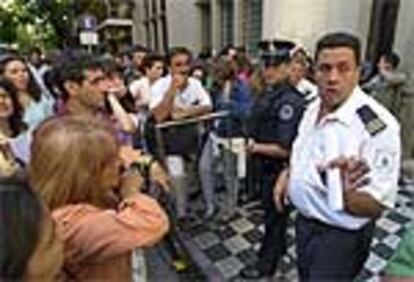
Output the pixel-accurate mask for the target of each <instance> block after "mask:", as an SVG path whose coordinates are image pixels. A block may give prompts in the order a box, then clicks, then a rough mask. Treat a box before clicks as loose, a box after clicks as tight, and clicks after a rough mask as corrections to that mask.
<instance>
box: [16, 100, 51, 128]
mask: <svg viewBox="0 0 414 282" xmlns="http://www.w3.org/2000/svg"><path fill="white" fill-rule="evenodd" d="M54 104H55V99H54V98H53V97H52V96H50V95H48V94H45V93H42V95H41V98H40V101H38V102H36V101H32V102H31V103H30V105H29V107H27V108H26V109H25V110H24V114H23V121H24V122H25V123H26V125H27V126H28V127H29V129H35V128H36V127H37V126H38V125H39V124H40V123H41V122H42V121H44V120H45V119H46V118H48V117H50V116H52V115H53V113H54Z"/></svg>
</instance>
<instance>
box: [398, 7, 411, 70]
mask: <svg viewBox="0 0 414 282" xmlns="http://www.w3.org/2000/svg"><path fill="white" fill-rule="evenodd" d="M413 11H414V1H413V0H401V2H400V9H399V14H398V21H397V28H396V33H395V41H394V50H395V51H396V52H397V53H398V54H399V55H400V56H401V67H402V68H403V69H405V70H409V71H411V72H414V18H413Z"/></svg>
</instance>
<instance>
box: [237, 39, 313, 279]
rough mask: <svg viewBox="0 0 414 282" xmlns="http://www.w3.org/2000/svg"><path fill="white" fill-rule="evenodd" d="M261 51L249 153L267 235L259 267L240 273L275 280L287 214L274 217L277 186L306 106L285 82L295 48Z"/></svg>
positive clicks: (264, 46) (266, 45)
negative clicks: (260, 84)
mask: <svg viewBox="0 0 414 282" xmlns="http://www.w3.org/2000/svg"><path fill="white" fill-rule="evenodd" d="M259 47H260V49H261V50H262V56H261V59H262V63H263V70H262V73H263V80H264V83H265V87H264V91H263V93H261V95H259V96H258V98H257V100H256V101H255V103H254V106H253V108H252V111H251V120H250V124H249V137H250V139H249V144H248V152H249V153H250V157H251V158H250V160H251V161H252V162H253V164H252V166H253V173H252V175H251V177H253V181H252V182H253V184H254V185H255V186H256V187H259V188H260V195H261V200H262V204H263V207H264V212H265V213H264V222H265V234H264V237H263V238H262V241H261V248H260V251H259V254H258V257H259V260H258V262H257V263H256V264H255V265H251V266H248V267H247V268H245V269H242V271H241V273H240V276H241V277H242V278H244V279H257V278H261V277H270V276H273V274H274V273H275V270H276V268H277V263H278V261H279V259H280V258H281V257H282V256H283V255H284V253H285V252H286V227H287V219H288V212H283V213H279V212H277V211H276V209H275V206H274V202H273V189H272V188H273V185H274V183H275V180H276V178H277V177H278V175H279V173H280V172H281V171H282V170H283V168H284V167H285V166H286V165H287V162H288V159H289V153H290V148H291V145H292V143H293V140H294V138H295V136H296V134H297V129H298V124H299V121H300V119H301V117H302V113H303V111H304V108H305V105H306V101H305V99H304V98H303V95H302V94H301V93H300V92H298V91H297V90H296V88H294V87H293V86H291V85H290V84H289V83H288V82H287V78H288V72H287V68H288V64H289V62H290V55H289V53H290V52H289V51H290V49H292V48H293V47H294V44H293V43H291V42H287V41H272V42H269V41H266V42H261V43H260V45H259Z"/></svg>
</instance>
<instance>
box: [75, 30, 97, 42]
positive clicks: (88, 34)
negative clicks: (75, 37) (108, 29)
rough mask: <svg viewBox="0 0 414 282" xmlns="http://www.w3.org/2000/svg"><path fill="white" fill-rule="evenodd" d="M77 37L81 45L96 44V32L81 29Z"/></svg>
mask: <svg viewBox="0 0 414 282" xmlns="http://www.w3.org/2000/svg"><path fill="white" fill-rule="evenodd" d="M79 39H80V43H81V44H82V45H98V33H97V32H94V31H81V32H80V33H79Z"/></svg>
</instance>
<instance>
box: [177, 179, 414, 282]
mask: <svg viewBox="0 0 414 282" xmlns="http://www.w3.org/2000/svg"><path fill="white" fill-rule="evenodd" d="M195 205H196V206H197V205H198V206H201V205H200V203H198V204H197V203H195ZM413 205H414V186H409V187H407V186H406V187H402V188H401V189H400V192H399V194H398V204H397V207H396V208H395V209H394V210H392V211H388V212H386V213H385V214H384V215H383V217H382V218H380V219H379V220H378V222H377V228H376V232H375V238H374V240H373V244H372V247H371V254H370V257H369V259H368V261H367V262H366V265H365V269H364V270H363V271H362V273H361V274H360V276H359V279H358V281H370V282H373V281H377V280H378V274H379V273H380V271H381V270H382V269H383V267H384V266H385V265H386V262H387V260H388V259H389V258H390V257H391V255H392V254H393V252H394V250H395V248H396V247H397V245H398V243H399V241H400V238H401V234H403V233H404V230H405V228H406V226H407V225H408V224H409V223H412V220H413V218H414V206H413ZM195 210H196V214H200V213H201V210H198V209H197V208H195ZM292 222H293V218H292V220H291V222H290V226H289V229H288V244H289V248H288V253H287V255H286V256H285V257H284V258H283V261H281V263H280V265H279V268H278V271H277V273H276V274H275V276H274V278H273V280H274V281H297V272H296V269H295V260H296V255H295V249H294V244H293V238H294V229H293V226H292ZM262 234H263V224H262V210H261V208H260V204H259V203H258V202H251V203H249V204H246V205H244V206H242V207H239V208H238V209H237V212H236V213H235V215H234V216H233V217H232V218H230V220H228V221H226V222H222V221H220V220H212V221H209V222H202V221H201V220H200V219H199V217H197V218H196V219H195V220H194V222H193V224H191V225H190V226H188V228H187V229H186V230H184V231H183V235H184V237H185V238H187V239H186V240H188V242H189V243H190V245H191V246H192V247H191V248H190V249H191V250H190V251H191V252H195V253H196V261H197V264H199V265H201V268H202V269H203V270H204V271H205V272H207V275H208V276H210V277H215V278H214V279H212V280H214V281H242V280H241V279H240V278H239V277H238V273H239V271H240V270H241V269H242V268H243V267H245V266H246V265H249V264H252V263H254V262H255V261H256V259H257V255H256V252H257V250H258V248H259V243H258V242H259V240H260V237H261V236H262Z"/></svg>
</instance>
